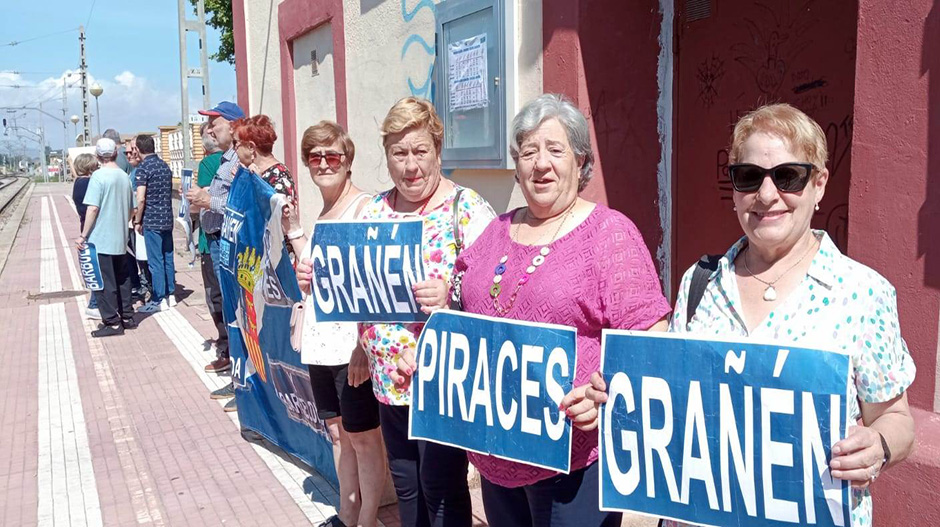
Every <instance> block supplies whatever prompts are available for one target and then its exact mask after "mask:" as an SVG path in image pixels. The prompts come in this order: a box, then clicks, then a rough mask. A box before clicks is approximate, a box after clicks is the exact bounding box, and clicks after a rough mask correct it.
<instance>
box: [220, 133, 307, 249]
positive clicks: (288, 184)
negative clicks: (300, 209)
mask: <svg viewBox="0 0 940 527" xmlns="http://www.w3.org/2000/svg"><path fill="white" fill-rule="evenodd" d="M232 131H233V137H234V139H235V141H234V142H233V143H232V147H233V148H235V154H236V155H238V160H239V161H240V162H241V164H243V165H245V166H246V167H248V169H249V170H251V171H252V172H254V173H255V174H258V175H259V176H261V179H263V180H265V181H267V182H268V184H269V185H271V187H272V188H274V190H275V191H277V192H278V193H280V194H284V195H285V196H287V197H288V198H290V201H291V204H292V205H294V206H295V207H296V206H297V187H295V186H294V178H293V176H291V173H290V170H288V169H287V166H286V165H284V163H281V162H280V161H278V160H277V158H276V157H274V154H273V152H272V151H273V150H274V142H275V141H277V132H275V131H274V125H273V124H272V123H271V119H270V118H269V117H268V116H267V115H255V116H254V117H246V118H244V119H238V120H237V121H235V122H234V123H232ZM288 246H290V244H288Z"/></svg>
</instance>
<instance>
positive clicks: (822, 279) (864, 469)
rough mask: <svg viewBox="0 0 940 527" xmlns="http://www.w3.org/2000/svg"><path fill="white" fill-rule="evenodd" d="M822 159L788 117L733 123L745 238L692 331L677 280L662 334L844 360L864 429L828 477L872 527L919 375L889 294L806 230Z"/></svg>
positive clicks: (688, 278)
mask: <svg viewBox="0 0 940 527" xmlns="http://www.w3.org/2000/svg"><path fill="white" fill-rule="evenodd" d="M826 158H827V152H826V135H825V133H824V132H823V130H822V128H820V126H819V124H817V123H816V122H815V121H813V120H812V119H811V118H810V117H809V116H807V115H806V114H805V113H803V112H801V111H800V110H797V109H796V108H794V107H792V106H790V105H787V104H774V105H770V106H764V107H761V108H758V109H757V110H754V111H753V112H751V113H749V114H747V115H745V116H744V117H742V118H741V120H739V121H738V123H737V125H735V127H734V132H733V134H732V137H731V149H730V153H729V160H730V162H731V164H730V165H729V167H728V173H729V175H730V177H731V184H732V186H733V187H734V210H735V213H736V214H737V216H738V221H739V223H740V224H741V228H742V229H743V230H744V236H743V237H742V238H741V239H740V240H738V241H737V242H736V243H735V244H734V245H732V246H731V248H730V249H729V250H728V252H726V253H725V254H724V256H722V257H721V258H720V260H719V262H718V269H717V271H716V272H715V273H713V274H712V275H711V276H710V277H709V278H708V282H707V285H706V289H705V293H704V295H703V296H702V299H701V302H700V303H699V304H698V306H697V308H696V310H695V312H694V314H693V316H692V317H691V320H687V315H686V310H687V303H688V301H689V291H690V286H691V284H692V276H693V271H694V269H695V267H694V266H693V268H692V269H689V270H688V271H687V272H686V273H685V276H684V277H683V279H682V282H681V285H680V287H679V298H678V299H677V301H676V306H675V310H674V311H673V313H674V315H673V319H672V322H671V324H670V330H671V331H673V332H677V333H689V334H695V335H705V336H714V337H719V338H724V337H735V338H737V337H753V338H755V339H760V340H764V341H773V342H780V343H794V344H799V345H803V346H806V347H810V348H813V347H819V348H824V349H827V348H834V349H840V350H844V351H845V352H847V353H848V354H849V355H850V356H851V359H852V366H853V370H854V372H853V376H854V379H853V382H852V383H850V385H849V407H850V415H851V418H852V420H853V421H860V423H859V426H856V427H854V428H851V429H850V430H849V432H848V437H846V438H845V439H844V440H842V441H840V442H838V443H836V444H835V445H834V446H833V448H832V458H831V461H830V463H829V466H830V469H831V473H832V476H833V477H835V478H839V479H842V480H847V481H850V482H851V485H852V491H853V492H852V525H853V526H854V527H860V526H870V525H871V524H872V501H871V495H870V494H869V487H870V485H871V484H872V483H873V482H874V481H875V478H877V477H878V475H879V474H881V473H882V472H884V471H885V470H886V469H888V468H889V467H891V466H893V465H894V464H896V463H898V462H900V461H902V460H903V459H904V458H906V457H907V456H908V454H909V453H910V452H911V447H912V446H913V443H914V421H913V419H912V417H911V414H910V410H909V408H908V404H907V394H906V390H907V387H908V386H910V384H911V383H912V382H913V381H914V373H915V368H914V362H913V361H912V359H911V356H910V354H909V353H908V351H907V345H906V344H905V343H904V339H903V338H902V337H901V334H900V330H899V323H898V313H897V299H896V293H895V290H894V287H892V286H891V284H890V283H889V282H888V281H887V280H885V279H884V278H883V277H882V276H881V275H879V274H878V273H877V272H875V271H874V270H872V269H869V268H868V267H865V266H864V265H862V264H860V263H858V262H856V261H854V260H852V259H851V258H849V257H847V256H845V255H843V254H842V253H841V252H840V251H839V249H838V248H836V246H835V244H834V243H833V242H832V240H831V239H830V238H829V235H828V234H826V232H825V231H821V230H813V229H811V228H810V221H811V220H812V218H813V213H814V211H815V210H817V209H818V208H819V206H818V204H819V202H820V201H821V200H822V199H823V196H824V194H825V191H826V183H827V181H828V179H829V171H828V170H827V169H826ZM592 382H593V384H594V388H593V389H591V390H588V394H587V397H588V398H590V399H592V400H594V401H595V402H597V403H600V402H604V401H606V395H605V394H604V393H603V391H604V390H606V385H605V383H604V381H603V379H601V377H600V374H597V373H595V374H594V376H593V377H592ZM665 525H675V523H672V522H668V521H667V522H665Z"/></svg>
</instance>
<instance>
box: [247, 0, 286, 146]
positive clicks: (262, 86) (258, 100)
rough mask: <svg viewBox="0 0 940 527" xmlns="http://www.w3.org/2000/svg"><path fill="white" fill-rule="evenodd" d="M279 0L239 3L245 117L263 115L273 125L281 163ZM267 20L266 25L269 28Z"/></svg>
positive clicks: (282, 120) (255, 0) (281, 115)
mask: <svg viewBox="0 0 940 527" xmlns="http://www.w3.org/2000/svg"><path fill="white" fill-rule="evenodd" d="M282 1H283V0H275V1H274V3H273V8H272V3H271V0H243V5H244V9H245V20H246V23H245V39H246V49H247V53H248V60H247V61H246V62H245V64H246V66H247V68H246V69H247V74H248V108H242V109H243V110H245V112H246V113H248V114H249V115H255V114H259V113H263V114H265V115H267V116H268V117H270V118H271V120H272V121H274V128H275V131H277V136H278V141H277V143H275V144H274V156H275V157H277V158H278V159H281V160H283V159H284V141H283V137H284V129H283V123H284V118H283V113H282V110H281V75H280V60H281V51H280V40H279V38H278V27H277V6H278V5H279V4H280V3H281V2H282ZM269 20H270V24H269Z"/></svg>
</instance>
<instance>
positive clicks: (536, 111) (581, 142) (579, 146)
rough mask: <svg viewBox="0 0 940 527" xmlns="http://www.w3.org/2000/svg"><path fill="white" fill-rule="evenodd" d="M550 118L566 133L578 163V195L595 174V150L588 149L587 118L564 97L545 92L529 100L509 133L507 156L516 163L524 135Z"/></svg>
mask: <svg viewBox="0 0 940 527" xmlns="http://www.w3.org/2000/svg"><path fill="white" fill-rule="evenodd" d="M549 119H556V120H558V122H559V123H560V124H561V125H562V126H563V127H564V128H565V132H566V133H567V134H568V143H570V144H571V149H572V150H573V151H574V155H575V157H577V158H581V159H583V160H584V161H583V162H582V163H581V177H580V178H579V180H578V192H581V191H582V190H584V187H586V186H587V184H588V182H589V181H591V177H592V176H593V175H594V150H593V149H592V148H591V131H590V129H589V128H588V123H587V119H585V118H584V114H582V113H581V110H578V108H577V107H575V105H574V104H572V103H571V101H570V100H568V98H567V97H565V96H564V95H558V94H554V93H546V94H543V95H541V96H539V97H538V98H537V99H535V100H533V101H530V102H529V103H527V104H526V105H525V106H523V107H522V110H520V111H519V113H518V114H516V117H515V118H514V119H513V120H512V129H511V130H510V136H509V137H510V139H509V154H510V155H511V156H512V159H513V161H515V162H517V163H518V162H519V145H520V144H522V141H523V140H524V139H525V137H526V136H527V135H529V134H530V133H532V132H533V131H535V129H536V128H538V127H539V126H541V125H542V123H544V122H545V121H547V120H549Z"/></svg>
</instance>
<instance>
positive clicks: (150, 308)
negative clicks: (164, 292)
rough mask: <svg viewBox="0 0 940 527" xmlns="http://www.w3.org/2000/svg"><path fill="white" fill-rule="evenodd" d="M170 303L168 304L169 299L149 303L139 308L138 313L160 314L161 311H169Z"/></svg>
mask: <svg viewBox="0 0 940 527" xmlns="http://www.w3.org/2000/svg"><path fill="white" fill-rule="evenodd" d="M169 310H170V303H169V302H167V299H165V298H164V299H163V300H161V301H160V302H159V303H158V302H147V303H146V304H144V305H142V306H140V307H139V308H137V312H138V313H159V312H161V311H169Z"/></svg>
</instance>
